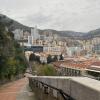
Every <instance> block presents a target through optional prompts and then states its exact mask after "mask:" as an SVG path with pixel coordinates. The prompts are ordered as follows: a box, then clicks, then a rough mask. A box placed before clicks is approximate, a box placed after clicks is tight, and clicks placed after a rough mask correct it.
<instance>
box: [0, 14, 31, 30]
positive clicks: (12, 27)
mask: <svg viewBox="0 0 100 100" xmlns="http://www.w3.org/2000/svg"><path fill="white" fill-rule="evenodd" d="M0 22H3V23H6V24H7V23H9V24H10V25H9V27H8V28H9V29H10V30H11V31H13V30H15V29H19V28H20V29H24V30H28V31H30V27H28V26H25V25H23V24H21V23H19V22H17V21H15V20H13V19H11V18H9V17H7V16H5V15H2V14H0Z"/></svg>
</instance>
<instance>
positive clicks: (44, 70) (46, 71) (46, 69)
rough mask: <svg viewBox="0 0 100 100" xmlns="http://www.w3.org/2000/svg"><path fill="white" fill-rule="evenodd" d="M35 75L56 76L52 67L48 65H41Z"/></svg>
mask: <svg viewBox="0 0 100 100" xmlns="http://www.w3.org/2000/svg"><path fill="white" fill-rule="evenodd" d="M37 75H41V76H55V75H57V72H56V70H55V68H54V67H52V66H50V65H47V64H46V65H43V66H41V67H40V68H39V70H38V71H37Z"/></svg>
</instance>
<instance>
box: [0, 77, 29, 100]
mask: <svg viewBox="0 0 100 100" xmlns="http://www.w3.org/2000/svg"><path fill="white" fill-rule="evenodd" d="M27 83H28V81H27V79H26V78H23V79H20V80H17V81H14V82H12V83H9V84H6V85H3V86H1V87H0V100H16V96H17V94H18V93H19V92H20V91H21V89H22V88H24V87H25V85H27Z"/></svg>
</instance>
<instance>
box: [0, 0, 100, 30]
mask: <svg viewBox="0 0 100 100" xmlns="http://www.w3.org/2000/svg"><path fill="white" fill-rule="evenodd" d="M0 12H1V13H3V14H5V15H8V16H9V17H11V18H13V19H15V20H17V21H19V22H21V23H23V24H25V25H29V26H34V25H37V26H39V28H42V29H45V28H48V29H50V28H52V29H57V30H75V31H83V32H85V31H89V30H92V29H95V28H99V27H100V18H99V17H100V0H0Z"/></svg>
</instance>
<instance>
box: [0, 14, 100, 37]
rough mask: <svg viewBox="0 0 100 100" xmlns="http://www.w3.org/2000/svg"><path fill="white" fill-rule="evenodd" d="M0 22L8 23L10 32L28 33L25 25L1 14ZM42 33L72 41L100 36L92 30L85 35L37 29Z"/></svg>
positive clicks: (28, 29)
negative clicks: (47, 32) (49, 33)
mask: <svg viewBox="0 0 100 100" xmlns="http://www.w3.org/2000/svg"><path fill="white" fill-rule="evenodd" d="M0 22H5V23H10V25H9V30H11V31H13V30H15V29H18V28H20V29H23V30H24V31H25V30H27V31H29V32H30V30H31V27H28V26H25V25H23V24H21V23H19V22H17V21H15V20H12V19H11V18H9V17H7V16H5V15H2V14H0ZM44 31H51V32H52V33H53V34H57V35H59V36H61V37H69V38H73V39H88V38H92V37H96V36H100V29H96V30H92V31H90V32H87V33H83V32H75V31H57V30H53V29H45V30H40V29H39V33H40V34H44Z"/></svg>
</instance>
